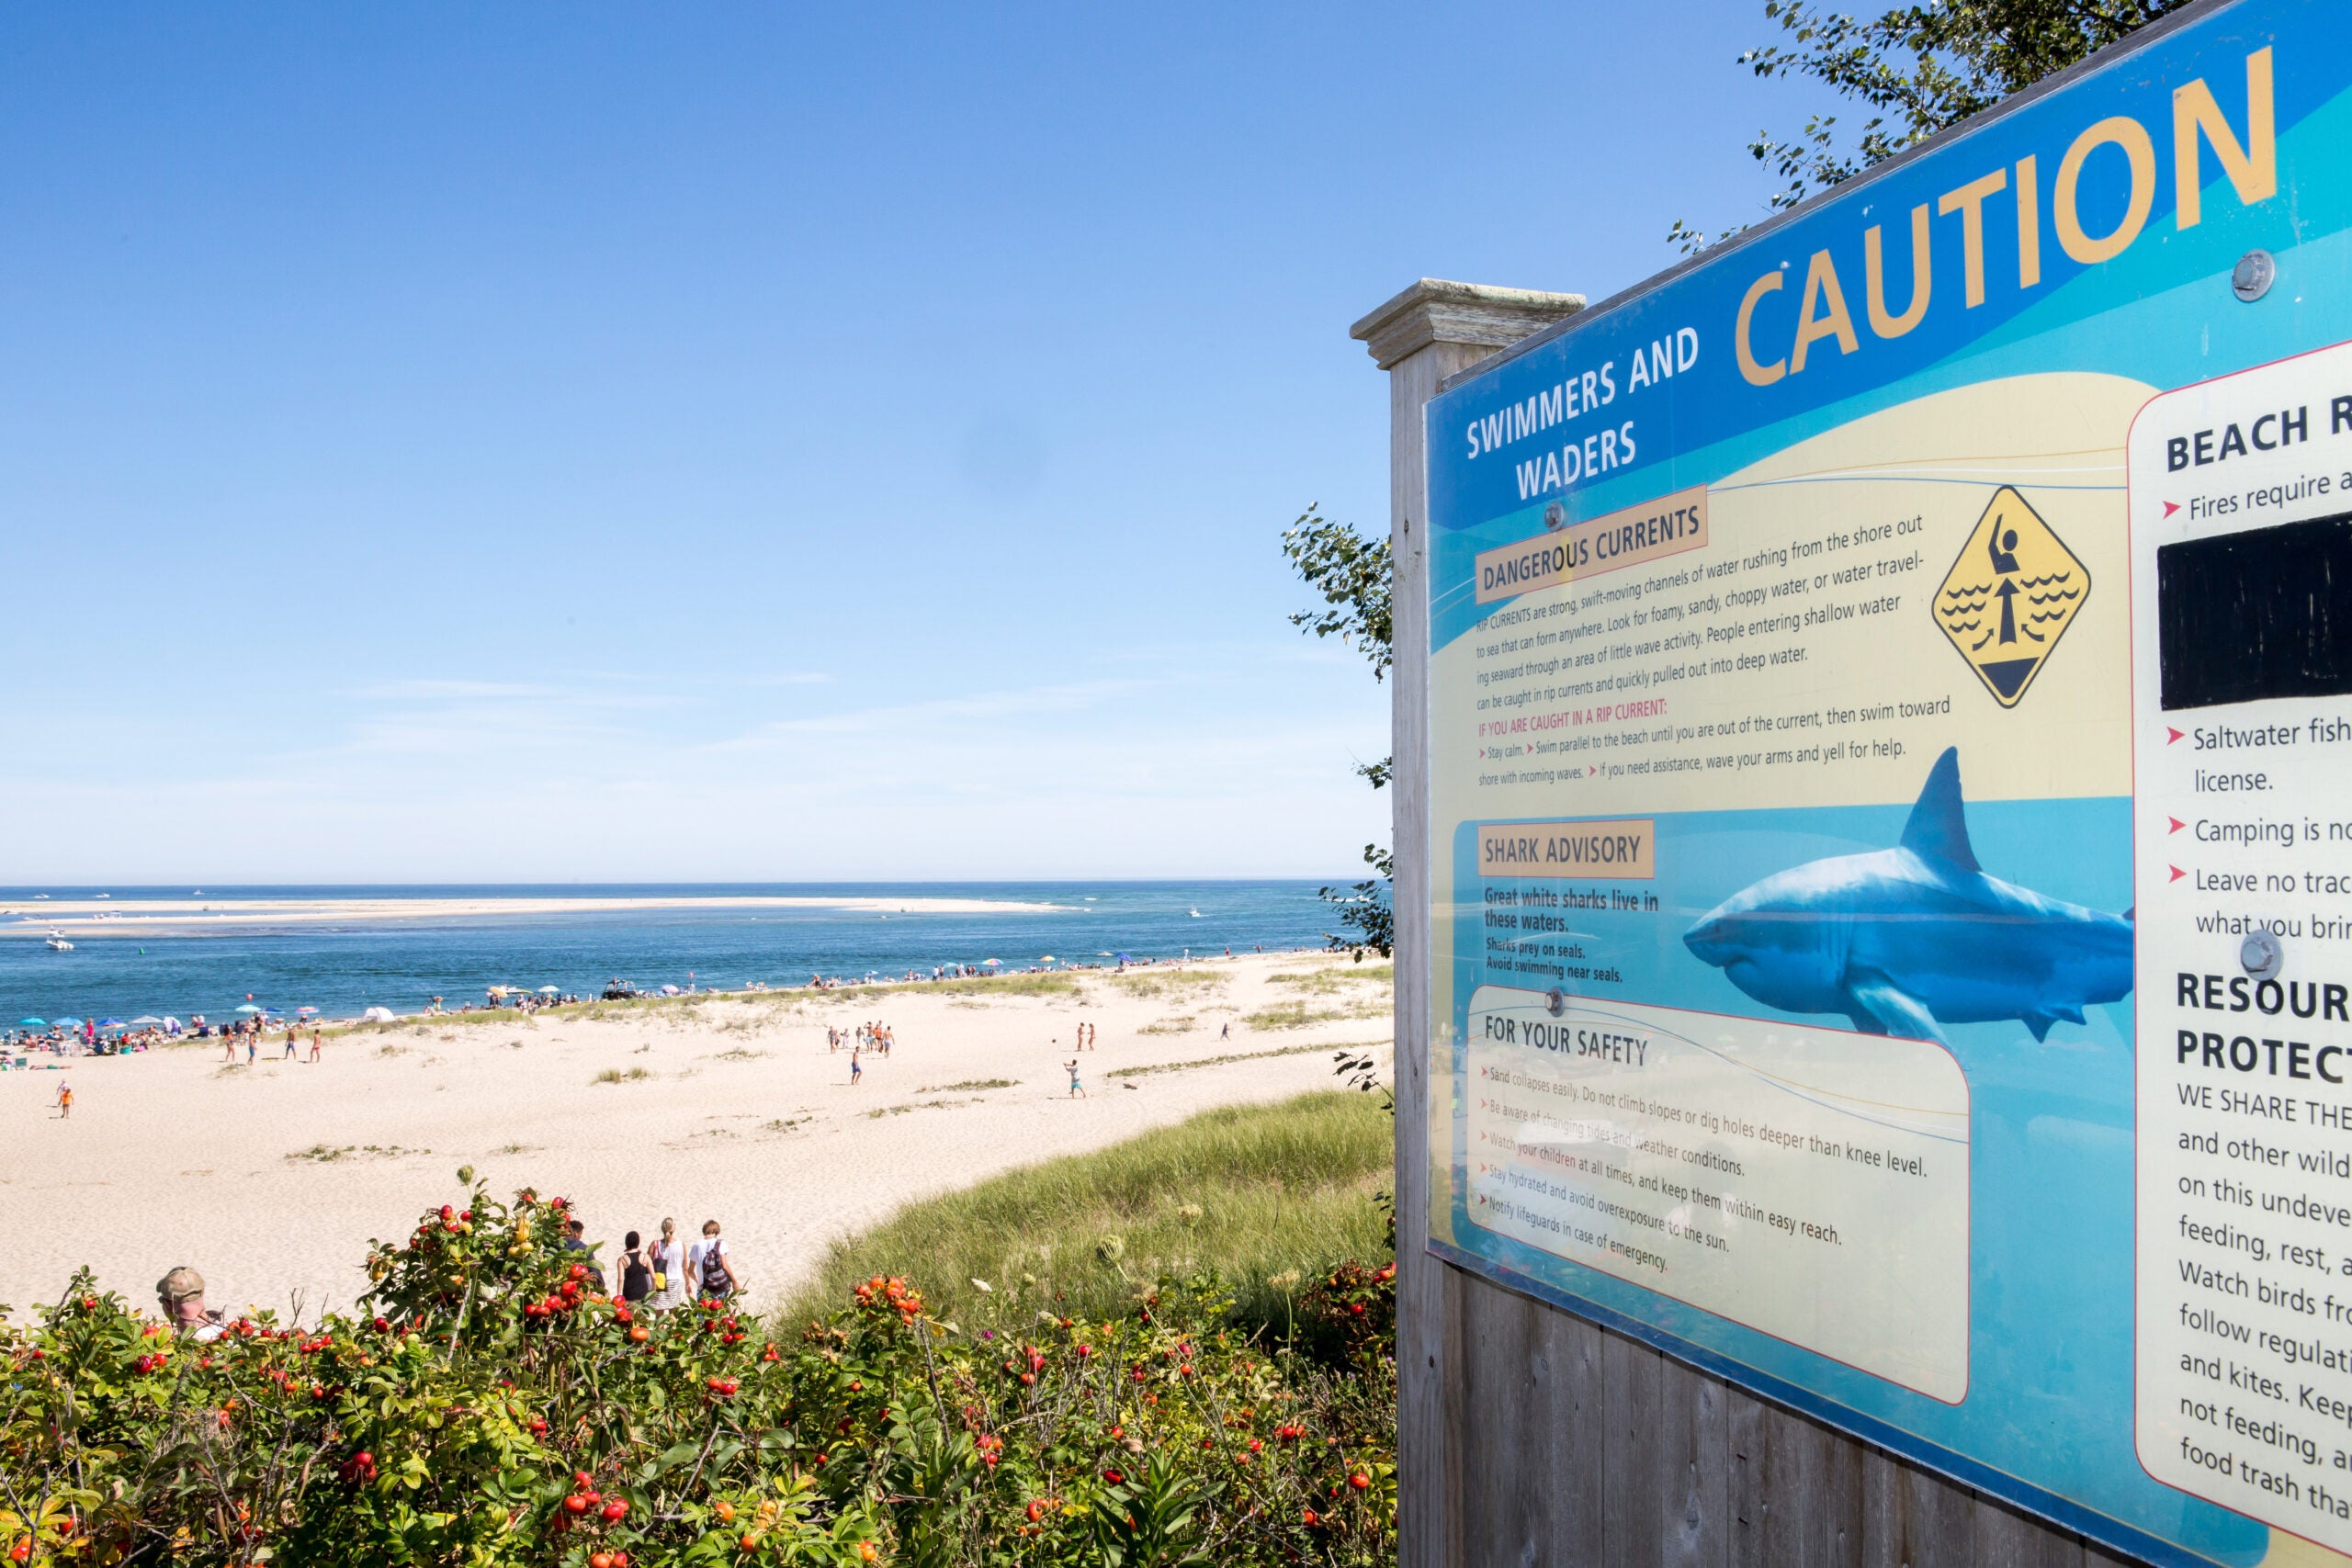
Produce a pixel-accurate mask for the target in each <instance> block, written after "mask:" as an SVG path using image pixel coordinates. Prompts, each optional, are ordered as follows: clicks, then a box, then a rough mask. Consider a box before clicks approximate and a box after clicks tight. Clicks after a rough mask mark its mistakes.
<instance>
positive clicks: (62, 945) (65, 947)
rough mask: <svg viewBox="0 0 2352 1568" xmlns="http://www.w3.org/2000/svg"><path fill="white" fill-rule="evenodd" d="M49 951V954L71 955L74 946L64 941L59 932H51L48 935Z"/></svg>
mask: <svg viewBox="0 0 2352 1568" xmlns="http://www.w3.org/2000/svg"><path fill="white" fill-rule="evenodd" d="M49 950H50V952H51V953H71V952H73V951H74V944H73V943H72V942H68V941H66V940H65V938H64V936H63V935H62V933H61V932H58V931H51V932H50V933H49Z"/></svg>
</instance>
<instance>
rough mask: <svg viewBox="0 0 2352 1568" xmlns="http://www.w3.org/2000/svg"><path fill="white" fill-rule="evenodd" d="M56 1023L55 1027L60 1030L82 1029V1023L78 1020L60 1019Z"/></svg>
mask: <svg viewBox="0 0 2352 1568" xmlns="http://www.w3.org/2000/svg"><path fill="white" fill-rule="evenodd" d="M56 1023H57V1027H58V1028H60V1029H79V1028H81V1027H82V1021H81V1020H80V1019H78V1018H61V1019H59V1020H57V1021H56Z"/></svg>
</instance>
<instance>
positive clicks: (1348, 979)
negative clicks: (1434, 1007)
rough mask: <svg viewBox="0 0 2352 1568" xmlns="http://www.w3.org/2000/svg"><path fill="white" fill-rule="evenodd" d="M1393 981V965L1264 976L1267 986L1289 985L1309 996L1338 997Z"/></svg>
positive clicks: (1335, 967) (1337, 967) (1340, 966)
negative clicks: (1352, 988)
mask: <svg viewBox="0 0 2352 1568" xmlns="http://www.w3.org/2000/svg"><path fill="white" fill-rule="evenodd" d="M1396 979H1397V966H1396V965H1395V964H1366V965H1363V966H1361V967H1358V966H1351V965H1349V964H1324V965H1321V966H1320V967H1317V968H1314V969H1306V970H1283V971H1281V972H1280V973H1277V974H1272V975H1269V976H1266V984H1268V985H1270V986H1288V987H1292V988H1293V989H1295V990H1299V991H1304V992H1306V993H1307V994H1309V995H1311V996H1318V997H1330V996H1337V995H1339V994H1340V992H1341V991H1345V990H1348V989H1350V988H1351V987H1357V986H1386V985H1393V984H1395V983H1396Z"/></svg>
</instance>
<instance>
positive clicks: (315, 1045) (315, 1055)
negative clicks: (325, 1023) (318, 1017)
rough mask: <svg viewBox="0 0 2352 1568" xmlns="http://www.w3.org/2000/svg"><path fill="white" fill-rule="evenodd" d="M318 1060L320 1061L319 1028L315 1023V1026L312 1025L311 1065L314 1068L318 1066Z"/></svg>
mask: <svg viewBox="0 0 2352 1568" xmlns="http://www.w3.org/2000/svg"><path fill="white" fill-rule="evenodd" d="M318 1060H319V1026H318V1025H317V1024H315V1023H314V1024H312V1025H311V1065H312V1066H317V1064H318Z"/></svg>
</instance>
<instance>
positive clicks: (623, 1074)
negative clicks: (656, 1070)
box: [588, 1067, 653, 1083]
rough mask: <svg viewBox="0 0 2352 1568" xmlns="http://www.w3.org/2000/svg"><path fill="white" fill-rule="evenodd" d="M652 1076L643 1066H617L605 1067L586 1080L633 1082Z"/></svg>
mask: <svg viewBox="0 0 2352 1568" xmlns="http://www.w3.org/2000/svg"><path fill="white" fill-rule="evenodd" d="M652 1076H653V1075H652V1074H651V1073H649V1072H647V1071H646V1070H645V1069H644V1068H643V1067H630V1068H628V1069H627V1070H623V1069H622V1068H619V1067H606V1068H605V1070H604V1071H603V1072H601V1073H598V1074H597V1075H596V1076H595V1077H593V1078H591V1079H589V1080H588V1081H589V1082H590V1083H635V1082H637V1081H638V1080H639V1079H640V1078H650V1077H652Z"/></svg>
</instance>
